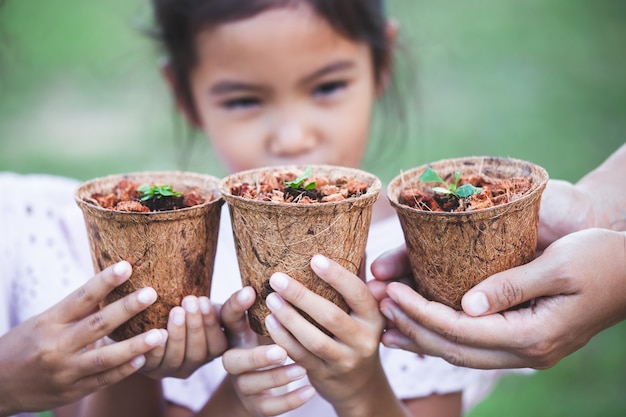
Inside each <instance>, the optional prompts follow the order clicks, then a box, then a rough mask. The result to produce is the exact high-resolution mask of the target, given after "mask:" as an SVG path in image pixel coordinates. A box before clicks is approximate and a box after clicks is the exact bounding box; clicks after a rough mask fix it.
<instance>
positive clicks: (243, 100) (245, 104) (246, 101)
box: [223, 97, 261, 110]
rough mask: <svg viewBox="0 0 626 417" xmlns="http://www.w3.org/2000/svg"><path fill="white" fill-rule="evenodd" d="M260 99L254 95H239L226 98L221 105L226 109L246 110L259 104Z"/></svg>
mask: <svg viewBox="0 0 626 417" xmlns="http://www.w3.org/2000/svg"><path fill="white" fill-rule="evenodd" d="M260 104H261V100H259V99H258V98H255V97H239V98H234V99H230V100H226V101H225V102H224V104H223V106H224V107H225V108H226V109H227V110H246V109H251V108H253V107H256V106H259V105H260Z"/></svg>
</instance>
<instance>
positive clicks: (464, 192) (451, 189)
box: [420, 167, 483, 198]
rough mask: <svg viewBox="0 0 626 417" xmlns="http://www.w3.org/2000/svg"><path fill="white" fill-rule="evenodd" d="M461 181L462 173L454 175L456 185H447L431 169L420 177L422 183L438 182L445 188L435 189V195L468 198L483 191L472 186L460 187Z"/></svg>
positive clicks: (427, 169) (428, 168)
mask: <svg viewBox="0 0 626 417" xmlns="http://www.w3.org/2000/svg"><path fill="white" fill-rule="evenodd" d="M460 179H461V173H460V172H455V173H454V184H448V183H446V182H445V181H444V180H443V179H442V178H441V177H440V176H439V175H438V174H437V173H436V172H435V171H433V170H432V169H431V168H430V167H427V168H426V170H425V171H424V172H423V173H422V175H420V181H422V182H438V183H440V184H442V185H443V187H433V188H432V190H433V192H434V193H440V194H446V195H453V196H455V197H456V198H466V197H469V196H471V195H474V194H478V193H480V192H481V191H482V190H483V189H482V188H480V187H474V186H473V185H472V184H464V185H461V186H460V187H459V180H460Z"/></svg>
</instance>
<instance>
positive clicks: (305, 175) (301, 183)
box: [285, 167, 316, 190]
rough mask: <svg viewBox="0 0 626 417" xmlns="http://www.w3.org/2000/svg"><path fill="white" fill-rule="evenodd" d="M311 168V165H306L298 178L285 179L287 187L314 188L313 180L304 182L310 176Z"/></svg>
mask: <svg viewBox="0 0 626 417" xmlns="http://www.w3.org/2000/svg"><path fill="white" fill-rule="evenodd" d="M312 172H313V171H312V169H311V167H307V168H306V169H305V170H304V172H303V173H302V175H300V176H299V177H298V178H296V179H295V180H293V181H285V185H286V186H287V187H289V188H293V189H295V190H297V189H301V190H314V189H315V185H316V184H315V181H312V182H309V183H306V184H305V182H306V180H307V179H308V178H309V177H310V176H311V173H312Z"/></svg>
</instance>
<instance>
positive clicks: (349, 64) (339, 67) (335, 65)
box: [301, 60, 356, 84]
mask: <svg viewBox="0 0 626 417" xmlns="http://www.w3.org/2000/svg"><path fill="white" fill-rule="evenodd" d="M354 67H356V64H355V63H354V62H353V61H350V60H341V61H336V62H332V63H330V64H328V65H326V66H324V67H322V68H320V69H318V70H317V71H315V72H314V73H312V74H311V75H307V76H306V77H304V78H303V79H302V81H301V83H302V84H306V83H310V82H311V81H314V80H316V79H317V78H320V77H322V76H324V75H327V74H331V73H333V72H338V71H343V70H347V69H352V68H354Z"/></svg>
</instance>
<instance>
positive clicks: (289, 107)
mask: <svg viewBox="0 0 626 417" xmlns="http://www.w3.org/2000/svg"><path fill="white" fill-rule="evenodd" d="M196 50H197V52H198V63H197V65H196V66H195V67H194V69H193V71H192V74H191V90H192V95H193V99H194V102H195V105H196V110H197V113H198V117H199V119H200V120H199V122H200V124H201V125H202V129H203V130H204V131H205V132H206V133H207V135H208V136H209V138H210V139H211V140H212V142H213V144H214V147H215V149H216V150H217V152H218V153H219V155H220V157H221V158H222V160H223V161H224V163H225V164H226V166H227V168H228V169H229V170H230V171H231V172H234V171H240V170H245V169H251V168H256V167H261V166H267V165H279V164H303V165H306V164H331V165H342V166H348V167H357V166H359V164H360V162H361V160H362V158H363V154H364V151H365V146H366V143H367V139H368V133H369V124H370V117H371V111H372V105H373V102H374V100H375V98H376V83H375V80H374V75H373V68H372V61H371V55H370V50H369V47H368V46H367V45H366V44H359V43H354V42H352V41H350V40H348V39H346V38H344V37H342V36H340V35H339V34H338V33H337V32H335V31H334V30H333V29H332V28H331V27H330V26H329V25H328V24H327V23H326V22H325V21H324V20H322V19H320V18H318V17H317V16H316V15H314V14H313V13H312V12H311V11H310V10H309V9H307V8H303V7H299V8H284V9H276V10H270V11H267V12H264V13H262V14H259V15H257V16H256V17H253V18H249V19H245V20H240V21H236V22H233V23H227V24H223V25H220V26H217V27H215V28H211V29H207V30H205V31H203V32H201V33H200V34H199V36H198V37H197V38H196Z"/></svg>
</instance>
